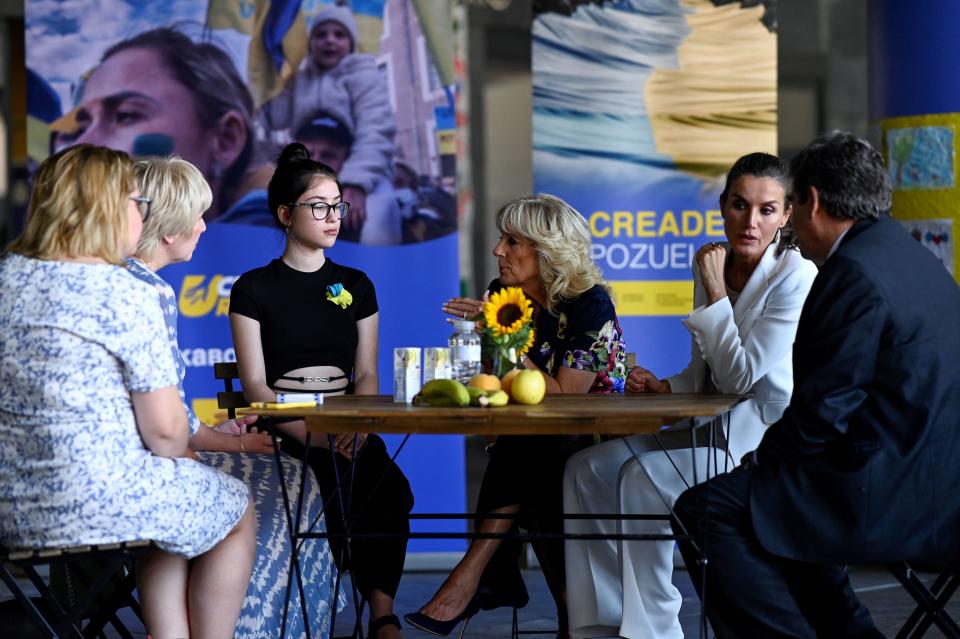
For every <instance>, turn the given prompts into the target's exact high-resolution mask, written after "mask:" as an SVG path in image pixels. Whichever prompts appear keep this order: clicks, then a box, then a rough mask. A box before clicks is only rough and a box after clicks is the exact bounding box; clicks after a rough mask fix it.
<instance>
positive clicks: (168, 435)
mask: <svg viewBox="0 0 960 639" xmlns="http://www.w3.org/2000/svg"><path fill="white" fill-rule="evenodd" d="M149 214H150V200H149V198H146V197H143V196H142V195H141V194H140V192H139V190H138V189H137V185H136V182H135V180H134V177H133V171H132V163H131V161H130V158H129V157H128V156H127V154H126V153H123V152H121V151H111V150H109V149H105V148H102V147H96V146H91V145H89V144H79V145H77V146H73V147H71V148H69V149H67V150H65V151H61V152H60V153H58V154H56V155H53V156H51V157H50V158H48V159H47V160H45V161H44V162H43V164H41V165H40V168H39V170H38V171H37V174H36V177H35V178H34V188H33V195H32V197H31V201H30V213H29V216H28V217H27V225H26V228H25V230H24V232H23V234H22V235H21V236H20V237H19V238H17V239H16V240H15V241H14V242H13V243H12V244H11V245H10V246H8V247H7V250H8V253H7V254H5V255H3V256H2V257H0V388H3V391H4V392H3V394H2V396H0V543H3V544H4V545H6V546H15V547H31V548H45V547H51V546H78V545H87V544H108V543H113V542H121V541H131V540H151V541H153V542H154V543H155V544H156V546H157V547H156V548H155V549H152V550H150V551H149V552H148V553H146V554H145V555H144V556H143V557H141V558H140V559H139V560H138V562H137V570H136V576H137V587H138V590H139V596H140V604H141V605H142V607H143V612H144V619H145V621H146V626H147V630H148V632H150V633H151V634H152V635H153V636H154V637H158V638H160V637H187V636H197V637H220V638H223V639H226V638H227V637H233V630H234V627H235V625H236V621H237V617H238V615H239V613H240V607H241V603H242V601H243V595H244V592H246V589H247V583H248V581H249V579H250V569H251V565H252V563H253V556H254V549H255V545H256V538H255V527H256V522H255V520H254V516H253V509H252V508H251V502H250V500H249V499H248V490H247V487H246V486H245V485H244V484H243V483H241V482H239V481H237V480H236V479H234V478H232V477H229V476H227V475H225V474H223V473H221V472H218V471H217V470H214V469H213V468H210V467H209V466H205V465H204V464H201V463H199V462H197V461H195V460H193V459H188V458H186V455H187V437H188V430H187V416H186V414H185V413H184V410H183V405H182V403H181V401H180V398H179V396H178V394H177V381H178V380H177V372H176V367H175V365H174V360H173V357H172V355H171V352H170V343H169V341H168V340H167V336H166V327H165V325H164V321H163V313H162V312H161V310H160V305H159V304H158V302H157V296H156V293H155V292H154V291H153V290H152V289H151V288H150V287H149V286H147V285H145V284H143V283H142V282H139V281H137V280H135V279H134V278H132V277H130V274H129V273H128V272H127V271H126V269H125V268H124V266H123V264H124V259H125V258H126V257H128V256H130V255H132V254H133V252H134V249H135V248H136V245H137V240H138V239H139V237H140V231H141V230H142V228H143V223H144V221H145V220H147V218H148V217H149Z"/></svg>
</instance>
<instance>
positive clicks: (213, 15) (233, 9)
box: [207, 0, 256, 34]
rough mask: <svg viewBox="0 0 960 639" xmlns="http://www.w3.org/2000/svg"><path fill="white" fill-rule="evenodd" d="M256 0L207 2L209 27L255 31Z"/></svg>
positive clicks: (245, 31)
mask: <svg viewBox="0 0 960 639" xmlns="http://www.w3.org/2000/svg"><path fill="white" fill-rule="evenodd" d="M255 4H256V3H255V0H210V2H209V4H207V28H208V29H233V30H235V31H239V32H240V33H246V34H251V33H253V14H254V10H255V8H256V7H255V6H254V5H255Z"/></svg>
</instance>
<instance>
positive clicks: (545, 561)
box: [406, 194, 627, 637]
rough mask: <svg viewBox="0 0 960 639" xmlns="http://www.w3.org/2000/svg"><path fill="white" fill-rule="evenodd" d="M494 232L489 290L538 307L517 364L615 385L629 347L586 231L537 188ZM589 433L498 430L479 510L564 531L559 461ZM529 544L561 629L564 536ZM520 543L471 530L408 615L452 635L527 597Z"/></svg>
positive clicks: (502, 523)
mask: <svg viewBox="0 0 960 639" xmlns="http://www.w3.org/2000/svg"><path fill="white" fill-rule="evenodd" d="M497 228H498V229H499V230H500V241H499V242H497V245H496V247H495V248H494V250H493V254H494V255H495V256H496V257H497V260H498V266H499V271H500V277H499V278H498V279H496V280H494V281H493V282H491V284H490V286H489V291H488V292H489V293H494V292H497V291H499V290H500V289H502V288H503V287H507V286H510V287H514V286H516V287H519V288H520V289H521V290H522V291H523V293H524V295H526V297H527V298H528V299H529V300H531V301H532V303H533V306H534V318H533V325H534V337H533V339H534V343H533V347H532V348H531V349H530V351H529V357H522V358H521V360H522V365H523V366H525V367H526V368H528V369H530V370H536V371H540V372H541V373H543V375H544V378H545V380H546V385H547V393H552V394H556V393H614V392H616V393H620V392H623V387H624V381H625V378H626V374H627V371H626V365H625V357H626V356H625V350H624V343H623V337H622V335H621V331H620V326H619V323H618V321H617V315H616V312H615V310H614V307H613V301H612V300H611V299H610V294H609V293H608V292H607V289H606V286H605V284H604V282H603V278H602V276H601V274H600V269H599V268H598V267H597V265H596V264H594V263H593V262H592V261H591V260H590V258H589V257H587V256H588V255H589V254H590V230H589V227H588V226H587V222H586V220H584V218H583V216H582V215H580V214H579V213H578V212H577V211H575V210H574V209H573V208H572V207H570V205H568V204H567V203H566V202H564V201H563V200H561V199H559V198H556V197H553V196H551V195H544V194H541V195H535V196H530V197H524V198H520V199H518V200H514V201H513V202H510V203H508V204H507V205H505V206H504V207H503V208H502V209H500V212H499V213H498V214H497ZM481 305H482V302H481V301H480V300H475V299H467V298H457V299H453V300H450V301H449V302H447V304H446V305H445V306H444V310H445V311H446V312H447V313H449V314H450V315H453V316H455V317H458V318H466V317H473V316H475V315H476V314H477V313H479V312H480V308H481ZM591 443H593V439H592V438H589V437H588V438H583V437H565V436H518V435H513V436H501V437H499V438H498V440H497V442H496V444H495V445H494V446H492V447H491V448H490V460H489V462H488V464H487V470H486V473H485V474H484V477H483V482H482V484H481V487H480V498H479V501H478V504H477V511H478V512H482V513H483V512H489V513H496V514H501V513H502V514H517V515H518V523H519V524H520V525H522V526H524V527H525V528H527V529H528V530H531V531H539V532H563V519H562V515H563V492H562V478H563V468H564V464H565V463H566V461H567V458H569V457H570V455H572V454H573V453H575V452H577V451H578V450H580V449H582V448H584V447H586V446H589V445H590V444H591ZM516 525H517V524H516V523H514V522H513V521H511V520H510V519H485V520H479V521H478V523H477V529H478V531H479V532H483V533H505V532H508V531H509V530H510V529H511V528H512V527H514V526H516ZM533 547H534V550H535V551H536V553H537V557H538V559H539V560H540V565H541V567H542V568H543V572H544V576H545V577H546V578H547V583H548V585H549V586H550V591H551V593H552V594H553V596H554V599H555V600H556V604H557V621H558V623H559V626H560V632H559V635H558V636H560V637H563V636H566V620H567V614H566V605H565V593H564V565H563V542H562V541H560V540H547V541H542V540H541V541H537V542H534V543H533ZM519 553H520V544H519V542H516V541H511V540H498V539H477V540H474V541H473V542H472V543H471V544H470V548H469V549H468V550H467V554H466V556H465V557H464V558H463V560H461V561H460V563H459V564H458V565H457V567H456V568H454V570H453V572H452V573H451V575H450V576H449V577H448V578H447V580H446V581H445V582H444V584H443V585H442V586H441V587H440V590H438V591H437V593H436V594H435V595H434V596H433V598H432V599H431V600H430V601H429V602H428V603H427V604H426V605H424V606H423V608H421V610H420V612H417V613H412V614H409V615H407V617H406V618H407V621H409V622H410V623H411V624H413V625H416V626H418V627H420V628H423V629H424V630H428V631H430V632H434V633H438V634H448V633H449V632H450V631H451V630H452V629H453V628H454V626H455V625H456V624H457V623H458V622H459V621H460V620H463V619H467V618H469V617H470V616H472V615H473V614H474V613H476V612H477V610H479V609H483V610H491V609H493V608H497V607H500V606H522V605H524V604H525V603H526V601H527V593H526V588H525V586H524V584H523V579H522V578H521V576H520V572H519V567H518V565H517V559H518V557H519Z"/></svg>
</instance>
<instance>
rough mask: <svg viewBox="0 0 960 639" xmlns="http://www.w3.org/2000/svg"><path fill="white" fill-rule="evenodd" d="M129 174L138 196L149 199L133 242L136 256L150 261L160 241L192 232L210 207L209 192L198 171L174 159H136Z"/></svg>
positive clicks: (211, 195) (201, 174)
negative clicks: (134, 179) (137, 237)
mask: <svg viewBox="0 0 960 639" xmlns="http://www.w3.org/2000/svg"><path fill="white" fill-rule="evenodd" d="M133 171H134V174H135V175H136V177H137V183H138V184H139V185H140V194H141V195H144V196H146V197H148V198H150V199H151V200H153V203H152V204H151V206H150V217H148V218H147V222H146V224H144V225H143V233H141V234H140V241H139V242H138V243H137V257H138V258H140V259H141V260H144V261H150V260H152V259H153V258H154V257H156V255H157V251H158V250H159V249H160V242H162V241H163V238H165V237H173V236H176V235H182V234H184V233H189V232H190V231H192V230H193V225H194V224H196V222H197V218H199V217H200V215H201V214H202V213H203V212H204V211H206V210H207V209H208V208H210V204H211V202H213V193H212V192H211V191H210V185H208V184H207V181H206V180H205V179H203V173H201V172H200V169H198V168H197V167H195V166H194V165H192V164H190V163H189V162H187V161H186V160H184V159H182V158H179V157H176V156H173V157H169V158H160V157H151V158H145V159H143V160H139V161H137V163H136V164H135V165H134V167H133Z"/></svg>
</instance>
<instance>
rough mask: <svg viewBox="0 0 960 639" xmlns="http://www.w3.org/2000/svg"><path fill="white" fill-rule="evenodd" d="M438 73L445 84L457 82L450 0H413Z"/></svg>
mask: <svg viewBox="0 0 960 639" xmlns="http://www.w3.org/2000/svg"><path fill="white" fill-rule="evenodd" d="M413 9H414V11H416V12H417V18H418V19H419V20H420V29H421V30H422V31H423V35H424V37H425V38H426V41H427V46H428V47H429V48H430V55H431V56H432V57H433V63H434V65H436V67H437V74H438V75H439V76H440V82H442V83H443V85H444V86H449V85H451V84H453V83H454V82H456V78H454V76H453V10H452V8H451V3H450V2H449V0H413Z"/></svg>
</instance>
